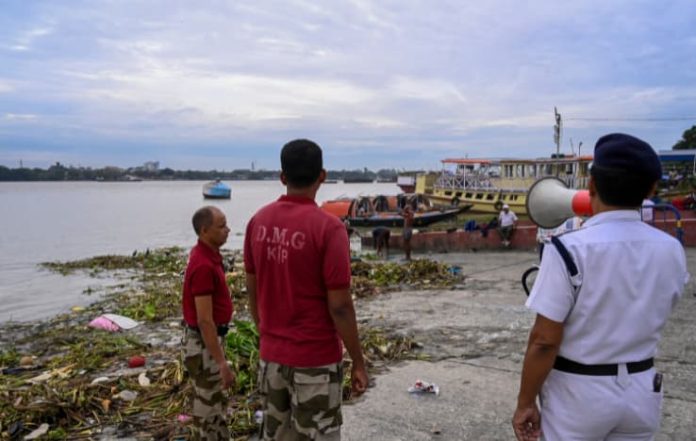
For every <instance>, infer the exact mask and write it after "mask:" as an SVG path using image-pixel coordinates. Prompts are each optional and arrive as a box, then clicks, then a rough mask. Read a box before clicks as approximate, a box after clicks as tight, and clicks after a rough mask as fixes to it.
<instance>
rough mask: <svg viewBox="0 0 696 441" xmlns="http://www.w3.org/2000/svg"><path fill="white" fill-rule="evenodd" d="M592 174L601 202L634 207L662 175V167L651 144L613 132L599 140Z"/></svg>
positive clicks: (640, 202)
mask: <svg viewBox="0 0 696 441" xmlns="http://www.w3.org/2000/svg"><path fill="white" fill-rule="evenodd" d="M590 174H591V175H592V178H593V179H594V183H595V187H596V188H597V194H598V195H599V199H600V200H601V201H602V202H604V203H605V204H607V205H614V206H617V207H623V208H635V207H640V206H641V205H642V203H643V199H645V198H646V197H647V196H648V194H649V193H650V190H652V187H653V186H654V185H655V182H657V181H658V180H659V179H660V176H661V175H662V168H661V166H660V159H659V158H658V156H657V154H656V153H655V150H653V148H652V147H651V146H650V144H648V143H647V142H645V141H643V140H642V139H638V138H636V137H635V136H631V135H626V134H624V133H610V134H608V135H604V136H602V137H601V138H599V139H598V140H597V144H596V145H595V150H594V160H593V163H592V168H591V169H590Z"/></svg>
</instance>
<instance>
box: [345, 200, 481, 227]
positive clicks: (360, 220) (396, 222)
mask: <svg viewBox="0 0 696 441" xmlns="http://www.w3.org/2000/svg"><path fill="white" fill-rule="evenodd" d="M469 208H470V206H469V205H462V206H459V207H454V208H449V209H446V210H442V211H428V212H425V213H417V214H416V215H415V216H414V217H413V226H414V227H425V226H428V225H431V224H434V223H435V222H440V221H443V220H446V219H450V218H453V217H456V216H457V215H458V214H459V213H463V212H465V211H467V210H468V209H469ZM346 219H347V220H348V221H349V222H350V225H351V226H352V227H396V228H399V227H403V226H404V218H403V216H400V215H383V214H379V213H378V214H375V215H372V216H365V217H363V216H356V217H347V218H346Z"/></svg>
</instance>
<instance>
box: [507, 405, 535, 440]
mask: <svg viewBox="0 0 696 441" xmlns="http://www.w3.org/2000/svg"><path fill="white" fill-rule="evenodd" d="M512 428H513V430H514V431H515V437H517V441H536V440H538V439H539V437H540V436H541V414H540V413H539V408H537V406H536V404H532V405H531V406H530V407H518V408H517V410H515V415H513V417H512Z"/></svg>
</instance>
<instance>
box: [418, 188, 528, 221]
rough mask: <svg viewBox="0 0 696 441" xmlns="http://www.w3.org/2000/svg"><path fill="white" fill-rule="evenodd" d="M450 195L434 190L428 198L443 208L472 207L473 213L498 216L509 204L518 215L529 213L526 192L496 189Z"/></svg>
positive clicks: (454, 192) (452, 192)
mask: <svg viewBox="0 0 696 441" xmlns="http://www.w3.org/2000/svg"><path fill="white" fill-rule="evenodd" d="M448 193H450V194H447V192H445V191H439V190H437V189H434V190H433V193H432V194H429V195H428V197H429V198H430V200H431V201H433V203H435V204H436V205H438V206H441V207H450V206H457V205H462V204H465V205H471V209H470V210H469V211H470V212H471V213H484V214H485V213H490V214H498V213H500V210H502V209H503V205H504V204H507V205H508V206H509V207H510V210H512V211H513V212H515V213H516V214H517V215H525V214H526V213H527V205H526V202H527V194H526V193H524V192H520V191H513V190H499V189H496V190H478V191H477V190H467V191H450V192H448Z"/></svg>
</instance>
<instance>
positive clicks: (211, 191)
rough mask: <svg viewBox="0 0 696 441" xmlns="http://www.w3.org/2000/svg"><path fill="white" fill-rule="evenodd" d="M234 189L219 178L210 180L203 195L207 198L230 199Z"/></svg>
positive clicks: (204, 187) (204, 188)
mask: <svg viewBox="0 0 696 441" xmlns="http://www.w3.org/2000/svg"><path fill="white" fill-rule="evenodd" d="M231 196H232V189H231V188H230V186H229V185H227V184H225V183H224V182H222V181H221V180H219V179H216V180H214V181H212V182H208V183H207V184H205V185H204V186H203V197H204V198H206V199H229V198H230V197H231Z"/></svg>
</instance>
